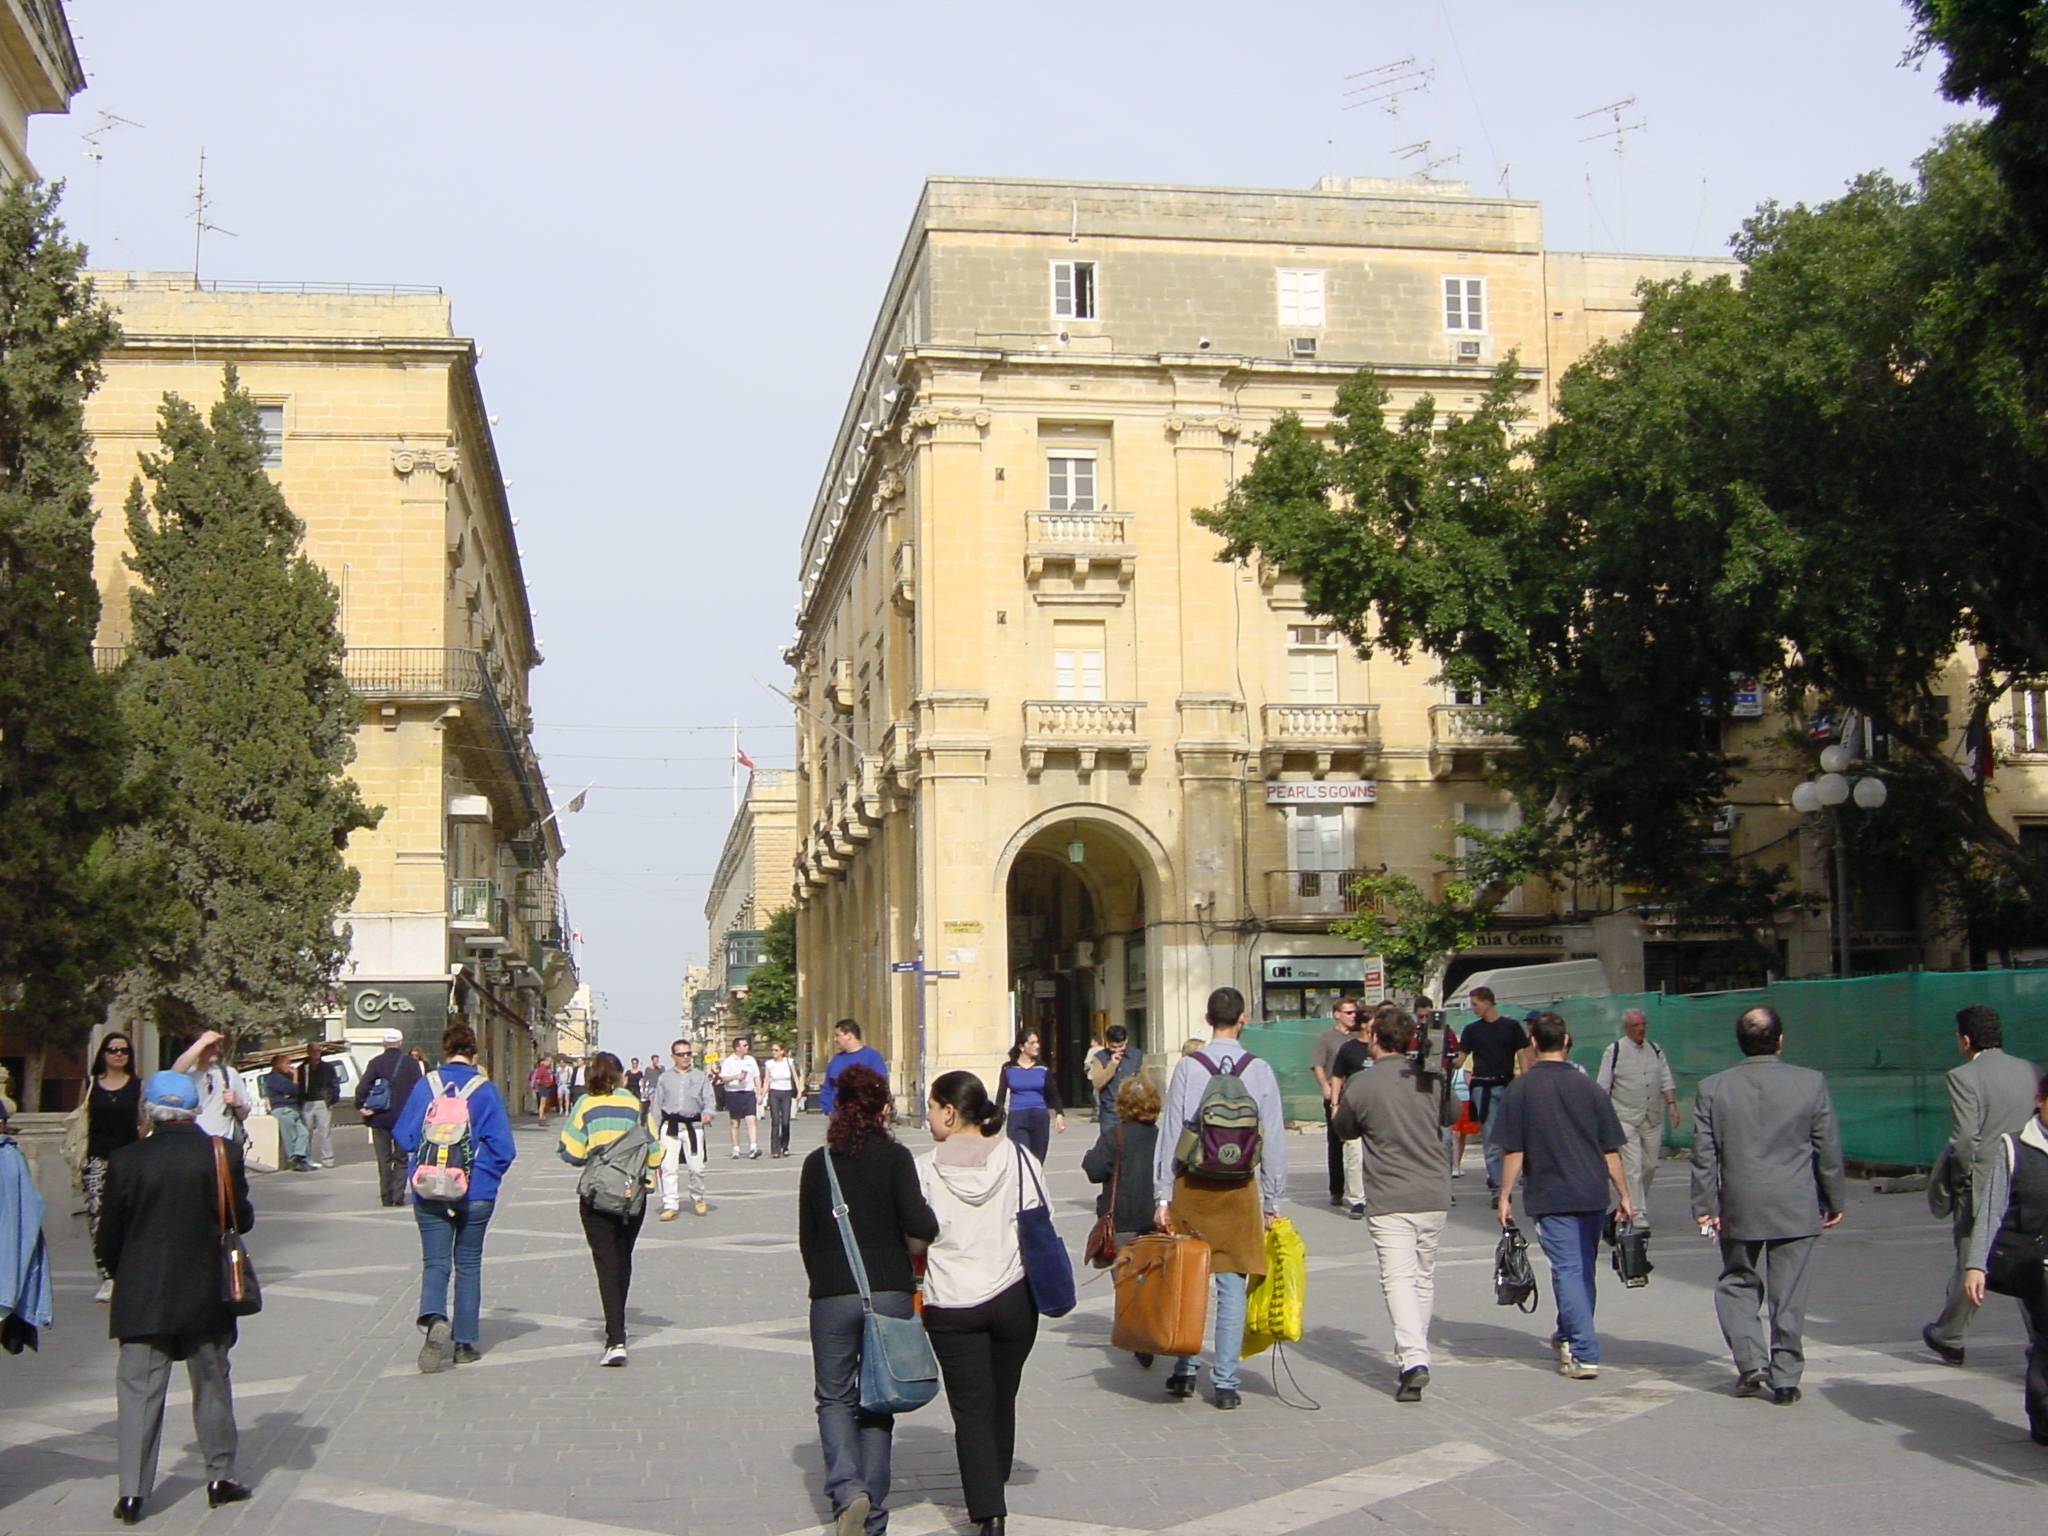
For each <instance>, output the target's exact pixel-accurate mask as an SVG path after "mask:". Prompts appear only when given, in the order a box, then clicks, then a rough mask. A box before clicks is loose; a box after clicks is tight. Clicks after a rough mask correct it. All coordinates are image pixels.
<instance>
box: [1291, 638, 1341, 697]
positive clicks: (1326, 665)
mask: <svg viewBox="0 0 2048 1536" xmlns="http://www.w3.org/2000/svg"><path fill="white" fill-rule="evenodd" d="M1287 699H1288V702H1289V703H1292V704H1334V703H1336V702H1337V653H1336V652H1335V651H1334V650H1326V649H1322V648H1316V649H1309V648H1307V647H1302V646H1297V647H1295V648H1294V649H1293V650H1290V651H1289V652H1288V653H1287Z"/></svg>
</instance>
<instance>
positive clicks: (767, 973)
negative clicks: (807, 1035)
mask: <svg viewBox="0 0 2048 1536" xmlns="http://www.w3.org/2000/svg"><path fill="white" fill-rule="evenodd" d="M740 1017H741V1018H742V1019H744V1020H745V1021H746V1024H747V1027H748V1028H749V1029H751V1030H753V1031H754V1033H755V1034H757V1035H759V1036H760V1037H761V1039H762V1040H764V1041H769V1042H774V1043H778V1044H781V1045H782V1046H784V1047H792V1046H794V1045H795V1044H796V908H795V907H781V908H778V909H777V911H776V912H775V914H774V915H773V916H772V917H770V918H769V919H768V926H767V927H766V928H764V929H763V930H762V931H761V958H760V959H759V960H758V961H757V962H756V963H755V965H754V968H753V970H751V971H750V972H748V973H747V995H746V997H745V998H744V999H743V1000H742V1001H741V1003H740Z"/></svg>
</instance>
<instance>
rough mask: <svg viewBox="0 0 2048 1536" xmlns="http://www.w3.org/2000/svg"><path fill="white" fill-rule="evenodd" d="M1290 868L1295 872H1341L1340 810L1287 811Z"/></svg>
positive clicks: (1326, 807)
mask: <svg viewBox="0 0 2048 1536" xmlns="http://www.w3.org/2000/svg"><path fill="white" fill-rule="evenodd" d="M1288 822H1289V826H1288V840H1287V841H1288V848H1287V855H1288V858H1289V860H1290V866H1289V867H1290V868H1292V869H1294V870H1295V871H1297V872H1302V873H1305V872H1309V871H1315V870H1339V869H1342V868H1344V807H1343V806H1341V805H1295V806H1289V807H1288Z"/></svg>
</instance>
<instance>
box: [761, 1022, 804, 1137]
mask: <svg viewBox="0 0 2048 1536" xmlns="http://www.w3.org/2000/svg"><path fill="white" fill-rule="evenodd" d="M761 1080H762V1082H763V1083H764V1084H765V1085H766V1086H767V1089H768V1155H769V1156H770V1157H787V1156H789V1117H790V1115H791V1113H792V1112H793V1111H794V1110H795V1108H796V1063H795V1062H793V1061H791V1060H790V1059H789V1053H788V1052H787V1051H785V1050H784V1049H783V1048H782V1042H781V1041H780V1040H777V1041H774V1042H772V1043H771V1044H770V1045H769V1047H768V1059H767V1060H766V1061H764V1062H762V1063H761Z"/></svg>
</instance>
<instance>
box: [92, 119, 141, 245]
mask: <svg viewBox="0 0 2048 1536" xmlns="http://www.w3.org/2000/svg"><path fill="white" fill-rule="evenodd" d="M142 126H143V125H142V124H141V123H138V122H136V121H135V120H134V119H133V118H128V117H122V116H120V115H119V114H118V113H114V112H102V113H100V125H99V127H97V128H95V129H93V130H92V131H91V132H89V133H81V134H80V135H79V137H80V138H81V139H83V140H85V158H86V159H88V160H90V161H91V162H92V240H91V242H90V243H89V244H88V246H87V250H88V251H91V250H94V249H96V248H97V247H98V246H99V243H100V172H101V170H102V169H103V168H104V166H105V164H106V159H107V152H106V150H105V149H104V148H102V147H101V145H100V140H101V139H104V138H105V137H106V136H107V135H108V134H110V133H112V132H113V131H114V130H115V129H116V128H140V127H142Z"/></svg>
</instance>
